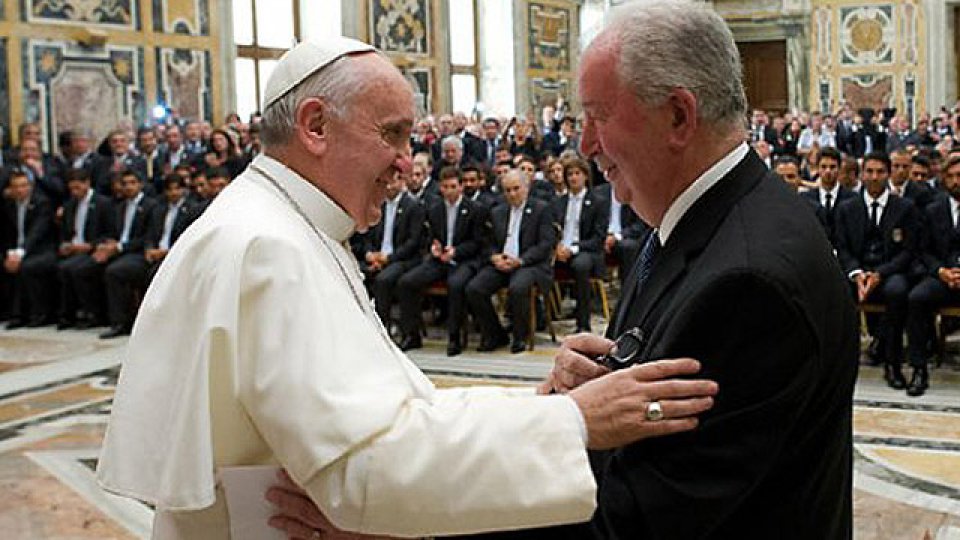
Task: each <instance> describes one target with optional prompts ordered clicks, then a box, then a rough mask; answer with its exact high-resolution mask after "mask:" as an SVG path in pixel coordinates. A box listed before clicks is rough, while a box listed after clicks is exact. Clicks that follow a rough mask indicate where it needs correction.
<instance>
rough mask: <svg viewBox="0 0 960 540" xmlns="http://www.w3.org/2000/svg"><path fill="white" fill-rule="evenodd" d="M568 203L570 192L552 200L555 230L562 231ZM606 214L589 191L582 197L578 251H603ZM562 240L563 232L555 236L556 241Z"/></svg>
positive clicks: (605, 234) (597, 252)
mask: <svg viewBox="0 0 960 540" xmlns="http://www.w3.org/2000/svg"><path fill="white" fill-rule="evenodd" d="M569 204H570V194H569V193H567V194H565V195H564V196H562V197H560V198H558V199H557V200H555V201H554V202H553V205H552V206H551V209H552V210H553V220H554V222H555V223H556V224H557V230H558V231H563V226H564V223H565V222H566V220H567V205H569ZM606 225H607V221H606V214H605V212H604V210H603V204H602V203H601V202H599V201H598V200H597V198H596V197H595V196H594V195H593V193H592V192H591V191H587V194H586V195H585V196H584V199H583V208H581V209H580V242H579V244H578V245H579V246H580V252H581V253H595V254H598V255H599V254H602V253H603V241H604V240H605V239H606V237H607V227H606ZM561 240H563V233H562V232H561V233H560V234H558V236H557V241H558V242H559V241H561Z"/></svg>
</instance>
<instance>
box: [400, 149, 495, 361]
mask: <svg viewBox="0 0 960 540" xmlns="http://www.w3.org/2000/svg"><path fill="white" fill-rule="evenodd" d="M440 194H441V195H442V196H443V198H442V199H441V200H439V201H437V202H434V203H433V204H432V205H431V206H430V207H429V208H428V209H427V226H428V230H429V233H428V237H427V243H428V246H429V247H428V254H427V256H426V258H425V259H424V260H423V262H421V263H420V264H418V265H417V266H415V267H413V268H412V269H411V270H410V271H408V272H407V273H406V274H404V275H403V277H401V278H400V281H399V282H398V283H397V295H398V297H399V303H400V330H401V332H402V334H403V341H402V342H401V343H400V349H401V350H404V351H408V350H411V349H417V348H420V347H421V346H422V343H421V339H420V330H421V321H420V299H421V295H422V294H423V290H424V289H426V288H427V287H428V286H429V285H430V284H431V283H433V282H434V281H437V280H439V279H444V280H445V281H446V283H447V303H448V307H449V310H448V313H449V314H448V317H447V332H448V335H449V341H448V343H447V356H456V355H458V354H460V353H461V352H462V351H463V343H461V340H460V329H461V325H462V324H463V322H464V319H465V317H466V303H467V298H466V288H467V282H469V281H470V278H472V277H473V276H474V274H476V265H474V264H473V262H474V261H475V260H476V259H477V257H478V256H479V254H480V248H481V247H482V242H481V232H482V230H483V229H482V227H483V224H484V222H485V221H486V219H487V218H486V215H487V213H486V211H485V210H484V209H483V208H481V207H479V206H478V205H477V203H475V202H472V201H470V200H468V199H467V198H466V197H464V196H463V183H462V177H461V173H460V171H459V170H458V169H457V168H456V167H445V168H444V169H443V170H442V171H440Z"/></svg>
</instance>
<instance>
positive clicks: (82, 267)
mask: <svg viewBox="0 0 960 540" xmlns="http://www.w3.org/2000/svg"><path fill="white" fill-rule="evenodd" d="M67 190H68V191H69V192H70V199H69V200H68V201H67V202H66V204H64V207H63V219H62V220H61V222H60V249H59V255H60V260H59V262H58V263H57V267H58V272H59V277H60V321H59V323H58V324H57V329H60V330H62V329H65V328H70V327H73V326H77V327H78V328H89V327H90V326H92V325H94V324H97V323H98V322H99V320H102V318H103V311H104V307H103V295H104V292H103V288H102V287H99V286H97V287H92V288H91V287H84V286H83V283H82V278H78V276H83V275H85V274H94V275H97V276H99V275H100V272H99V270H100V269H102V267H101V265H99V264H98V263H97V262H96V261H94V260H93V257H92V254H93V248H94V246H96V245H98V244H102V243H104V242H106V241H107V240H108V239H110V238H115V237H116V227H117V224H116V215H115V212H114V208H113V202H112V201H111V200H110V199H109V198H108V197H105V196H103V195H101V194H99V193H96V191H95V190H94V189H93V188H92V186H91V181H90V171H88V170H86V169H74V170H71V171H70V172H68V173H67ZM97 281H98V282H97V283H96V285H100V284H99V280H97ZM78 311H79V312H80V313H79V316H78ZM98 319H99V320H98Z"/></svg>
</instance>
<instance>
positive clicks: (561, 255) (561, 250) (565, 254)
mask: <svg viewBox="0 0 960 540" xmlns="http://www.w3.org/2000/svg"><path fill="white" fill-rule="evenodd" d="M556 253H557V260H558V261H560V262H567V261H569V260H570V257H571V256H572V255H573V252H571V251H570V249H569V248H567V247H566V246H564V245H563V244H558V245H557V252H556Z"/></svg>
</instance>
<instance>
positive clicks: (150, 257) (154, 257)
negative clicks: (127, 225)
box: [143, 248, 167, 263]
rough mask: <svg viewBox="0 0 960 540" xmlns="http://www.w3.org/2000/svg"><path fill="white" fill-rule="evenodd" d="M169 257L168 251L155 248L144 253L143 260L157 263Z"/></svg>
mask: <svg viewBox="0 0 960 540" xmlns="http://www.w3.org/2000/svg"><path fill="white" fill-rule="evenodd" d="M166 256H167V250H165V249H160V248H155V249H147V250H144V252H143V258H144V259H146V260H147V262H148V263H152V262H157V261H160V260H163V258H164V257H166Z"/></svg>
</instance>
